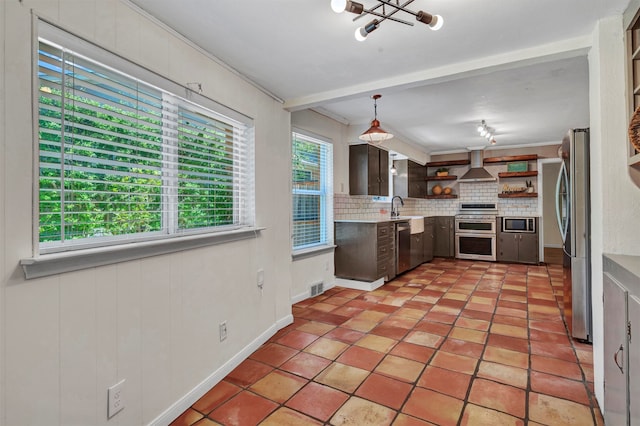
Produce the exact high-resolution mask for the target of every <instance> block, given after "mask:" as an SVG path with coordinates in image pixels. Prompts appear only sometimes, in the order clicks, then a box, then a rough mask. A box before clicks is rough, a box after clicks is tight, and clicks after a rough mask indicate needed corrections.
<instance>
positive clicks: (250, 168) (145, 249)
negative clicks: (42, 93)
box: [20, 14, 265, 279]
mask: <svg viewBox="0 0 640 426" xmlns="http://www.w3.org/2000/svg"><path fill="white" fill-rule="evenodd" d="M32 22H33V26H32V28H33V32H32V34H33V37H32V69H33V72H32V99H33V100H34V102H33V107H32V111H33V112H32V121H33V130H32V138H33V142H32V143H33V147H34V151H33V152H34V155H33V173H32V176H33V185H32V187H33V195H32V198H33V208H32V224H33V228H32V229H33V232H32V237H31V241H32V256H31V257H28V258H23V259H21V260H20V265H21V266H22V268H23V270H24V273H25V278H27V279H31V278H37V277H44V276H50V275H54V274H59V273H64V272H70V271H76V270H81V269H86V268H91V267H96V266H102V265H108V264H114V263H120V262H124V261H130V260H135V259H141V258H146V257H150V256H157V255H163V254H168V253H174V252H179V251H183V250H188V249H193V248H199V247H205V246H211V245H216V244H223V243H228V242H234V241H240V240H244V239H252V238H257V237H258V236H259V234H260V232H261V231H262V230H263V229H265V228H263V227H257V226H256V224H255V218H256V214H255V202H256V197H255V175H254V174H255V141H254V135H255V128H254V121H253V119H252V118H250V117H248V116H246V115H244V114H242V113H240V112H238V111H235V110H233V109H231V108H229V107H226V106H224V105H222V104H219V103H217V102H215V101H213V100H211V99H209V98H207V97H205V96H203V95H202V94H200V93H197V92H195V91H193V90H192V89H191V88H189V87H186V86H183V85H181V84H178V83H176V82H174V81H171V80H169V79H167V78H166V77H163V76H161V75H159V74H157V73H155V72H153V71H151V70H149V69H147V68H144V67H142V66H140V65H138V64H135V63H133V62H131V61H129V60H127V59H124V58H122V57H121V56H119V55H117V54H115V53H113V52H110V51H109V50H106V49H104V48H102V47H100V46H98V45H96V44H94V43H93V42H90V41H87V40H85V39H83V38H82V37H80V36H78V35H76V34H74V33H72V32H70V31H68V30H66V29H64V28H61V27H59V26H58V25H56V24H53V23H51V22H48V21H46V20H44V19H42V17H39V16H37V15H35V14H34V16H33V20H32ZM40 38H42V39H46V40H47V41H49V42H51V43H54V44H57V45H59V46H64V47H65V48H67V49H69V50H71V51H73V52H75V53H76V54H79V55H81V56H84V57H87V58H90V60H93V61H95V62H98V63H101V64H106V65H107V66H109V67H113V68H114V69H116V70H117V71H118V72H120V73H123V74H126V75H130V76H132V77H134V78H136V79H139V80H141V81H144V82H145V83H146V84H148V85H150V86H153V87H156V88H159V89H160V90H161V91H163V92H169V93H172V94H173V95H174V96H176V97H178V98H182V99H183V100H184V101H186V102H188V103H189V104H193V105H195V106H199V107H201V108H204V109H205V110H208V111H212V112H214V113H215V114H218V115H219V116H222V117H226V118H229V119H231V120H235V121H237V122H239V123H243V124H244V125H245V126H246V129H247V133H246V135H245V136H246V138H247V142H246V144H245V149H246V162H245V164H244V165H243V167H244V170H246V173H245V177H246V178H245V179H244V182H243V185H244V186H243V187H242V191H244V193H245V194H246V196H245V197H244V198H242V199H241V202H242V209H243V211H244V213H243V215H242V220H241V222H240V223H239V224H237V225H234V226H224V227H223V226H219V227H207V228H198V229H196V230H195V231H191V230H190V231H187V232H181V233H174V234H169V235H167V234H163V235H159V236H149V238H147V236H143V238H137V239H134V240H132V239H128V240H120V241H104V242H101V243H99V244H97V245H94V246H79V247H78V248H74V249H73V250H64V251H60V250H53V251H50V252H47V251H46V250H45V252H42V251H41V250H40V242H39V240H40V237H39V217H40V211H39V193H40V185H39V183H38V182H39V179H40V173H39V165H40V160H39V155H38V153H39V149H40V146H39V145H40V141H39V130H40V126H39V76H38V72H37V70H38V64H39V54H38V49H39V42H40ZM87 53H89V54H87ZM236 189H237V186H236V185H235V184H234V190H236ZM141 235H142V234H141Z"/></svg>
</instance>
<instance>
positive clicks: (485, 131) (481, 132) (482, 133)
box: [480, 127, 487, 136]
mask: <svg viewBox="0 0 640 426" xmlns="http://www.w3.org/2000/svg"><path fill="white" fill-rule="evenodd" d="M486 134H487V129H485V128H484V127H483V128H482V130H481V131H480V136H484V135H486Z"/></svg>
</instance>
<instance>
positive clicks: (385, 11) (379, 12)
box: [331, 0, 444, 41]
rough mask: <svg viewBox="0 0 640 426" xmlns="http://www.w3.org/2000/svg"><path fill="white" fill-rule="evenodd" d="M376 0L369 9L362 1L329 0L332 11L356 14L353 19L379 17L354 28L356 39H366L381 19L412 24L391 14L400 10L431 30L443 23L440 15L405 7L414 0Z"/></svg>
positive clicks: (376, 27)
mask: <svg viewBox="0 0 640 426" xmlns="http://www.w3.org/2000/svg"><path fill="white" fill-rule="evenodd" d="M376 1H377V4H376V5H375V6H373V7H372V8H370V9H365V7H364V5H363V4H362V3H358V2H355V1H350V0H331V9H333V11H334V12H336V13H342V12H345V11H346V12H351V13H354V14H356V15H358V16H356V17H355V18H353V20H354V21H356V20H358V19H360V18H362V17H363V16H366V15H373V16H377V17H378V18H380V19H374V20H373V21H371V22H369V23H368V24H367V25H365V26H363V27H360V28H358V29H356V32H355V36H356V40H358V41H364V40H366V39H367V36H368V35H369V34H370V33H371V32H373V31H374V30H376V29H378V27H379V26H380V23H381V22H382V21H386V20H389V21H395V22H399V23H401V24H405V25H409V26H413V22H409V21H405V20H404V19H399V18H396V17H395V16H393V15H395V14H396V13H398V12H400V11H402V12H405V13H408V14H410V15H413V16H415V17H416V21H418V22H422V23H423V24H425V25H427V26H428V27H429V28H430V29H432V30H433V31H437V30H439V29H440V28H442V25H443V24H444V20H443V19H442V16H440V15H432V14H430V13H427V12H424V11H422V10H419V11H417V12H414V11H412V10H410V9H407V7H406V6H407V5H409V4H410V3H413V1H414V0H406V1H405V2H404V3H402V4H401V3H400V0H376Z"/></svg>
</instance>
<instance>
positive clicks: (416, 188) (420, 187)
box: [407, 160, 427, 198]
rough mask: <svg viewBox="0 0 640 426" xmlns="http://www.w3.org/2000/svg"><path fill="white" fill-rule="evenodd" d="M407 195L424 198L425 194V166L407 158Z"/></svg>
mask: <svg viewBox="0 0 640 426" xmlns="http://www.w3.org/2000/svg"><path fill="white" fill-rule="evenodd" d="M407 173H408V185H409V188H408V191H407V192H408V196H409V197H410V198H424V197H425V196H426V195H427V181H426V180H425V178H426V177H427V168H426V167H425V166H421V165H420V164H418V163H414V162H413V161H411V160H408V170H407Z"/></svg>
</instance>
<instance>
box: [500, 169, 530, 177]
mask: <svg viewBox="0 0 640 426" xmlns="http://www.w3.org/2000/svg"><path fill="white" fill-rule="evenodd" d="M530 176H538V171H537V170H530V171H528V172H500V173H498V177H499V178H513V177H530Z"/></svg>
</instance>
